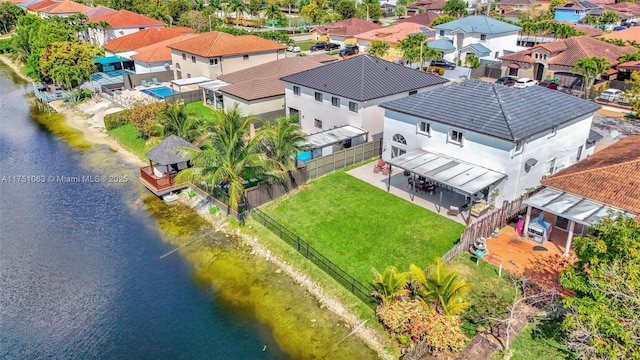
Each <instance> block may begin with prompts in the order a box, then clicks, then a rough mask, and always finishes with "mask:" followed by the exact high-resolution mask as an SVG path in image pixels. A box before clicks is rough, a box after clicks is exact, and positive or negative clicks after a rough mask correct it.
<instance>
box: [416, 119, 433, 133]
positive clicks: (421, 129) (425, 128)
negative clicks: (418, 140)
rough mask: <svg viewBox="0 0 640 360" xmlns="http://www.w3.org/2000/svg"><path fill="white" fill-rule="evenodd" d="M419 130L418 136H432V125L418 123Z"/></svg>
mask: <svg viewBox="0 0 640 360" xmlns="http://www.w3.org/2000/svg"><path fill="white" fill-rule="evenodd" d="M416 126H417V128H418V134H425V135H429V136H431V124H429V123H428V122H426V121H418V123H417V124H416Z"/></svg>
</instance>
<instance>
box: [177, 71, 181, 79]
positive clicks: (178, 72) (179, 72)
mask: <svg viewBox="0 0 640 360" xmlns="http://www.w3.org/2000/svg"><path fill="white" fill-rule="evenodd" d="M176 77H177V78H178V79H182V71H180V70H178V71H176Z"/></svg>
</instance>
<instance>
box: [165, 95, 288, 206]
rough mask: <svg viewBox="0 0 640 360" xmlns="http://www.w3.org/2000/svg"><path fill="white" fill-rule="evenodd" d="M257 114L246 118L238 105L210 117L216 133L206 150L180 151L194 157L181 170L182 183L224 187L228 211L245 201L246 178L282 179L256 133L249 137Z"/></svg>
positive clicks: (180, 180)
mask: <svg viewBox="0 0 640 360" xmlns="http://www.w3.org/2000/svg"><path fill="white" fill-rule="evenodd" d="M253 121H255V117H254V116H247V117H243V116H242V115H241V114H240V112H239V111H238V106H237V105H236V106H235V107H234V108H231V109H227V110H225V111H221V112H217V113H216V116H215V117H214V118H213V119H211V120H210V126H211V129H212V130H213V132H212V133H211V134H210V135H209V137H208V139H207V142H206V146H204V147H203V150H201V151H197V150H192V149H189V148H182V149H180V152H181V153H182V154H185V155H189V156H190V157H191V163H192V164H193V167H191V168H189V169H186V170H183V171H181V172H180V173H178V176H177V177H176V181H177V182H179V183H185V182H193V181H200V180H203V179H204V180H205V181H207V182H208V183H209V184H211V186H212V187H213V188H216V187H222V189H225V190H226V196H228V202H227V203H228V205H229V210H233V211H238V210H239V207H240V205H241V204H244V201H245V194H244V186H243V184H242V181H243V180H244V178H247V177H248V178H253V177H255V178H260V179H264V180H265V181H274V180H276V181H282V180H284V178H285V174H284V172H282V170H281V166H279V165H278V164H277V162H276V161H275V160H272V159H269V158H268V157H267V156H266V155H265V154H264V153H263V152H260V150H259V149H260V146H259V145H260V144H259V142H258V139H260V137H259V136H256V137H254V138H252V139H249V125H250V123H251V122H253Z"/></svg>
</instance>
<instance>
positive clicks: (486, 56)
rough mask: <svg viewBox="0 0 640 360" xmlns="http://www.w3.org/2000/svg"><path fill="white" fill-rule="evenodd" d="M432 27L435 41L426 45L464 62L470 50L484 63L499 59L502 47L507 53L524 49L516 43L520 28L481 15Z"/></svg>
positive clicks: (447, 56) (502, 51)
mask: <svg viewBox="0 0 640 360" xmlns="http://www.w3.org/2000/svg"><path fill="white" fill-rule="evenodd" d="M434 28H435V29H436V40H435V41H434V42H433V43H429V44H428V45H427V46H429V47H432V48H434V49H437V50H440V51H442V52H443V53H444V56H443V57H444V58H445V59H446V60H449V61H453V62H457V61H458V60H461V61H462V62H463V63H464V60H465V59H466V56H467V54H469V53H472V54H474V55H475V56H476V57H477V58H479V59H480V60H481V62H483V63H490V62H499V61H500V60H498V57H500V56H502V55H504V53H505V52H504V51H505V50H508V52H507V53H509V52H513V51H520V50H523V49H524V48H522V47H518V46H517V43H518V32H519V31H520V30H522V28H521V27H519V26H515V25H511V24H509V23H506V22H503V21H499V20H496V19H492V18H490V17H487V16H483V15H474V16H467V17H463V18H460V19H457V20H454V21H450V22H448V23H444V24H440V25H437V26H434ZM443 39H448V40H449V42H445V41H444V40H443ZM443 45H445V46H444V47H443ZM482 60H484V61H482Z"/></svg>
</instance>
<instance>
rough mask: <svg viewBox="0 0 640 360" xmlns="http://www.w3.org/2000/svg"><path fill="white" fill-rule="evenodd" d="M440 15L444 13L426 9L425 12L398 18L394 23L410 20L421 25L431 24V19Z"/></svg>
mask: <svg viewBox="0 0 640 360" xmlns="http://www.w3.org/2000/svg"><path fill="white" fill-rule="evenodd" d="M442 15H444V14H439V13H436V12H433V11H427V12H426V13H422V14H418V15H413V16H409V17H406V18H404V19H400V20H398V21H396V24H402V23H406V22H412V23H416V24H420V25H422V26H431V23H432V22H433V20H435V19H437V18H439V17H440V16H442Z"/></svg>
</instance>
